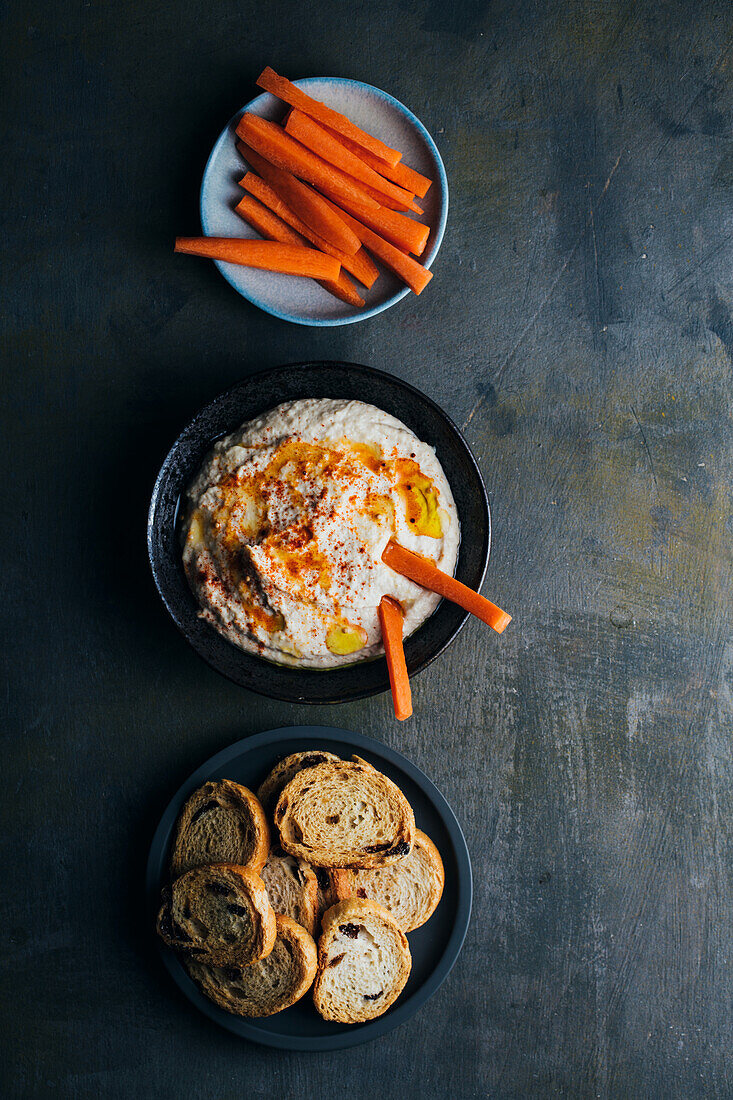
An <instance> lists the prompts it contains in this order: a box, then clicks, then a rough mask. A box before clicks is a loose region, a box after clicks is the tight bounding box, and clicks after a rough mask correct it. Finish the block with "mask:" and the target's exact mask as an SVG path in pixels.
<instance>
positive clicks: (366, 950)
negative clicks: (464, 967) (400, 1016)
mask: <svg viewBox="0 0 733 1100" xmlns="http://www.w3.org/2000/svg"><path fill="white" fill-rule="evenodd" d="M411 966H412V958H411V956H410V948H409V947H408V944H407V937H406V936H405V933H404V932H403V931H402V929H401V928H400V926H399V924H398V923H397V921H396V920H395V919H394V917H393V916H392V915H391V914H390V913H388V912H387V910H386V909H384V908H383V907H382V906H381V905H379V904H378V903H377V902H374V901H362V900H360V899H359V898H350V899H349V900H348V901H341V902H339V903H338V904H337V905H333V906H332V907H331V908H330V909H329V910H328V912H327V913H326V914H325V916H324V918H323V934H322V936H321V938H320V940H319V941H318V977H317V978H316V984H315V985H314V987H313V1002H314V1004H315V1006H316V1009H317V1010H318V1011H319V1012H320V1014H321V1016H323V1018H324V1019H325V1020H338V1021H339V1022H340V1023H344V1024H359V1023H362V1022H363V1021H365V1020H373V1019H374V1018H375V1017H376V1016H381V1015H382V1013H383V1012H386V1011H387V1009H388V1008H389V1006H390V1005H391V1004H394V1002H395V1001H396V1000H397V998H398V997H399V995H400V993H401V992H402V990H403V989H404V987H405V982H406V981H407V979H408V978H409V976H410V969H411Z"/></svg>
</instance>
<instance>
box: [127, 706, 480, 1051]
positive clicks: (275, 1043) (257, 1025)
mask: <svg viewBox="0 0 733 1100" xmlns="http://www.w3.org/2000/svg"><path fill="white" fill-rule="evenodd" d="M308 749H328V750H329V751H331V752H334V753H337V754H338V755H340V756H342V757H344V758H346V759H348V758H349V757H350V756H351V755H352V754H353V753H357V754H358V755H359V756H363V757H364V759H365V760H368V761H369V762H370V763H371V764H373V765H374V767H376V768H379V770H380V771H382V772H384V774H385V775H388V776H389V778H390V779H392V780H393V781H394V782H395V783H396V784H397V786H398V787H399V788H400V789H401V790H402V791H403V792H404V794H405V796H406V798H407V800H408V801H409V803H410V805H411V806H412V808H413V810H414V811H415V820H416V822H417V825H418V828H420V829H422V830H423V831H424V832H426V833H427V834H428V836H429V837H430V838H431V840H432V841H433V842H434V843H435V844H436V846H437V848H438V850H439V852H440V854H441V857H442V859H443V865H444V867H445V889H444V890H443V897H442V898H441V901H440V903H439V905H438V908H437V909H436V910H435V912H434V913H433V915H432V917H431V918H430V920H429V921H428V922H427V924H424V925H423V926H422V928H418V929H417V930H416V931H415V932H410V934H409V936H408V940H409V944H410V951H411V953H412V972H411V974H410V978H409V980H408V982H407V985H406V987H405V989H404V990H403V992H402V995H401V996H400V998H399V999H398V1000H397V1001H396V1002H395V1004H394V1005H392V1007H391V1008H390V1009H389V1010H388V1011H387V1012H385V1014H384V1016H380V1017H379V1018H378V1019H376V1020H372V1021H371V1022H370V1023H367V1024H351V1025H349V1024H334V1023H329V1022H327V1021H326V1020H322V1019H321V1017H320V1016H319V1015H318V1013H317V1012H316V1010H315V1009H314V1007H313V1003H312V1001H311V997H310V994H308V993H306V995H305V997H304V998H303V999H302V1000H301V1001H299V1002H298V1004H295V1005H293V1006H292V1008H288V1009H286V1010H285V1012H280V1013H278V1014H277V1015H276V1016H269V1017H267V1018H265V1019H262V1020H245V1019H243V1018H241V1017H239V1016H232V1015H231V1014H230V1013H228V1012H224V1011H223V1009H220V1008H218V1007H217V1006H216V1005H215V1004H212V1002H211V1001H209V1000H207V998H206V997H204V996H203V994H201V993H200V992H199V990H198V988H197V986H196V985H194V983H193V982H192V981H191V979H190V978H189V976H188V974H187V973H186V971H185V970H184V969H183V967H182V966H181V964H180V962H179V961H178V958H177V956H176V955H175V953H174V952H173V951H171V950H170V949H169V948H167V947H165V946H163V944H162V943H160V951H161V955H162V958H163V962H164V964H165V966H166V969H167V970H168V972H169V973H170V974H171V976H172V978H173V980H174V981H175V982H176V984H177V985H178V986H179V987H180V989H181V990H182V991H183V993H184V994H185V995H186V996H187V997H188V999H189V1000H190V1001H191V1002H192V1003H193V1004H194V1005H195V1006H196V1007H197V1008H198V1009H200V1010H201V1011H202V1012H203V1013H205V1014H206V1015H207V1016H209V1017H210V1018H211V1019H212V1020H214V1021H215V1022H216V1023H218V1024H221V1026H222V1027H225V1028H228V1029H229V1031H233V1032H234V1033H235V1034H236V1035H241V1036H242V1037H243V1038H245V1039H251V1040H252V1041H253V1042H255V1043H264V1044H265V1045H266V1046H272V1047H281V1048H283V1049H287V1050H312V1051H320V1050H343V1049H345V1048H346V1047H351V1046H357V1045H358V1044H359V1043H365V1042H367V1041H368V1040H370V1039H376V1038H378V1037H379V1036H380V1035H385V1034H386V1033H387V1032H388V1031H391V1030H392V1028H394V1027H397V1025H398V1024H401V1023H403V1022H404V1021H405V1020H408V1019H409V1018H410V1017H411V1016H412V1015H413V1014H414V1013H415V1012H417V1010H418V1009H419V1008H420V1007H421V1005H423V1004H425V1002H426V1001H427V1000H428V998H429V997H431V996H432V995H433V993H435V991H436V989H437V988H438V986H439V985H440V984H441V982H443V980H444V979H445V978H446V977H447V975H448V973H449V972H450V970H451V968H452V967H453V964H454V963H455V961H456V959H457V958H458V955H459V953H460V950H461V947H462V945H463V940H464V938H465V935H466V931H467V930H468V924H469V920H470V917H471V898H472V893H473V884H472V877H471V861H470V859H469V855H468V849H467V847H466V841H465V840H464V837H463V833H462V832H461V827H460V825H459V824H458V822H457V820H456V817H455V814H454V813H453V811H452V810H451V808H450V806H449V805H448V803H447V802H446V800H445V799H444V798H443V796H442V794H441V793H440V791H439V790H438V789H437V787H435V786H434V785H433V783H431V782H430V780H429V779H428V778H427V776H425V775H423V773H422V772H421V771H420V770H419V769H418V768H416V767H415V765H414V764H411V763H410V761H409V760H407V759H406V758H405V757H404V756H402V755H401V754H400V753H398V752H394V750H393V749H389V748H387V747H386V746H385V745H380V744H379V743H378V742H377V741H373V740H372V739H371V738H370V737H364V736H363V735H362V734H359V733H351V732H350V731H349V730H342V729H336V728H334V727H331V726H292V727H290V728H285V729H276V730H267V731H266V732H265V733H258V734H256V735H255V736H254V737H247V738H245V739H244V740H243V741H237V742H236V744H234V745H231V746H230V747H229V748H228V749H224V751H223V752H220V753H217V755H216V756H212V757H211V759H210V760H207V761H206V763H205V764H203V765H202V766H201V767H200V768H199V769H198V770H197V771H196V772H194V774H193V775H192V776H191V777H190V779H188V780H187V782H186V783H184V784H183V786H182V787H181V788H180V790H179V791H178V792H177V793H176V794H175V795H174V797H173V799H172V800H171V802H170V803H169V805H168V808H167V809H166V811H165V813H164V814H163V817H162V820H161V822H160V825H159V826H158V828H157V830H156V833H155V836H154V837H153V844H152V847H151V849H150V856H149V858H148V868H147V875H146V894H147V905H148V911H149V920H150V927H151V929H152V928H153V927H154V921H155V914H156V912H157V908H158V898H159V895H160V888H161V886H162V885H163V884H164V883H165V882H166V881H167V868H168V851H169V847H170V843H171V840H172V835H173V828H174V825H175V822H176V819H177V817H178V814H179V812H180V810H181V807H182V805H183V803H184V802H185V800H186V799H187V798H188V796H189V795H190V794H191V792H192V791H194V790H195V789H196V788H197V787H200V786H201V784H202V783H205V782H206V780H207V779H233V780H235V782H237V783H243V784H244V785H245V786H247V787H250V788H252V787H254V788H255V789H256V788H257V787H258V786H259V784H260V783H261V782H262V780H263V779H264V777H265V775H266V774H267V772H268V771H269V770H270V768H271V767H272V766H273V765H274V764H275V763H276V761H278V760H279V759H281V758H282V757H283V756H287V755H288V754H289V753H291V752H302V751H304V750H308Z"/></svg>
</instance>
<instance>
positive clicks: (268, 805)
mask: <svg viewBox="0 0 733 1100" xmlns="http://www.w3.org/2000/svg"><path fill="white" fill-rule="evenodd" d="M340 759H341V757H340V756H335V755H334V753H332V752H326V751H325V750H323V749H309V750H308V751H307V752H292V753H290V755H289V756H286V757H285V758H284V759H283V760H279V761H278V762H277V764H276V765H275V767H274V768H272V769H271V771H269V772H268V774H267V776H266V777H265V779H263V781H262V783H260V785H259V787H258V788H257V797H258V798H259V800H260V802H261V803H262V806H263V808H264V810H265V813H266V814H268V815H269V816H272V814H273V812H274V810H275V806H276V805H277V800H278V798H279V797H280V793H281V792H282V789H283V787H284V786H285V785H286V784H287V783H289V782H290V780H291V779H293V778H294V777H295V776H296V775H297V774H298V772H299V771H303V769H304V768H310V767H314V766H315V765H316V764H325V763H326V762H327V761H329V760H331V761H333V760H340ZM311 761H312V762H311Z"/></svg>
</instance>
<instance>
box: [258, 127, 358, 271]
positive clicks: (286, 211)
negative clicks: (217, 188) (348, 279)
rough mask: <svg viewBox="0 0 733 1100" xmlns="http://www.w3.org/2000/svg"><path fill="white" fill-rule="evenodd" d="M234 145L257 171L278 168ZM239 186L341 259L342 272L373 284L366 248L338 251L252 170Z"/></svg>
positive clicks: (311, 240) (313, 241) (329, 253)
mask: <svg viewBox="0 0 733 1100" xmlns="http://www.w3.org/2000/svg"><path fill="white" fill-rule="evenodd" d="M237 148H238V149H239V151H240V152H241V154H242V156H243V157H244V158H245V160H246V161H248V163H250V164H251V165H252V167H253V168H256V170H257V171H263V172H265V173H267V172H268V168H269V169H270V173H268V174H271V173H276V172H279V171H280V169H279V168H275V166H274V165H273V164H268V162H267V161H266V160H264V159H263V158H262V157H260V156H258V154H257V153H255V152H254V151H253V150H251V149H248V148H247V146H246V145H245V144H244V142H241V141H238V142H237ZM239 186H240V187H243V188H244V189H245V191H249V193H250V195H254V197H255V198H256V199H259V200H260V202H262V203H264V205H265V206H267V207H268V208H269V209H270V210H272V212H273V214H277V216H278V217H279V218H282V220H283V221H284V222H287V223H288V225H290V226H292V228H293V229H295V230H296V231H297V232H298V233H300V235H301V236H302V237H305V238H306V239H307V240H309V241H310V242H311V244H314V245H315V246H316V248H320V250H321V252H327V253H328V255H329V256H335V257H336V259H337V260H340V261H341V266H342V267H343V268H344V270H345V271H349V272H351V274H352V275H353V276H354V277H355V278H357V279H358V280H359V282H360V283H363V284H364V286H365V287H366V288H367V290H368V289H369V288H370V287H372V286H373V285H374V283H375V282H376V280H377V276H378V275H379V272H378V271H377V268H376V267H375V266H374V264H373V262H372V260H371V258H370V257H369V256H368V254H367V252H366V249H364V248H360V249H359V251H358V252H356V253H354V255H353V256H349V255H348V254H347V253H346V252H341V250H340V249H338V248H334V247H333V245H332V244H330V243H329V242H328V241H325V240H324V239H323V237H319V236H318V234H317V233H316V232H314V231H313V230H312V229H311V227H310V226H309V225H306V224H305V222H303V221H301V219H300V218H299V217H298V215H297V214H294V213H293V211H292V210H291V209H290V207H289V206H288V205H287V204H286V203H284V202H283V200H282V199H281V198H280V196H279V195H278V193H277V191H275V189H274V188H273V187H272V186H271V185H270V184H269V183H267V182H266V181H265V180H264V179H260V177H259V176H256V175H255V173H254V172H247V174H246V176H244V177H243V178H242V179H241V180H240V181H239Z"/></svg>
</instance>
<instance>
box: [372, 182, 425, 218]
mask: <svg viewBox="0 0 733 1100" xmlns="http://www.w3.org/2000/svg"><path fill="white" fill-rule="evenodd" d="M361 186H362V187H363V188H364V190H365V191H366V193H367V195H371V197H372V198H373V199H376V200H377V202H378V203H379V205H380V206H386V207H387V209H388V210H399V211H402V212H407V211H409V212H410V213H411V214H424V213H425V211H424V210H423V208H422V206H418V205H417V203H416V202H415V199H414V198H413V197H412V196H410V204H409V206H406V205H405V203H404V202H402V201H400V200H399V199H392V198H390V196H389V195H385V194H384V193H383V192H382V191H377V190H376V189H375V188H374V187H370V186H369V184H368V183H362V185H361ZM407 194H408V195H409V194H410V192H409V191H408V192H407Z"/></svg>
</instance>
